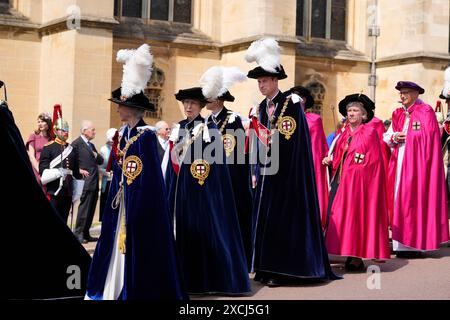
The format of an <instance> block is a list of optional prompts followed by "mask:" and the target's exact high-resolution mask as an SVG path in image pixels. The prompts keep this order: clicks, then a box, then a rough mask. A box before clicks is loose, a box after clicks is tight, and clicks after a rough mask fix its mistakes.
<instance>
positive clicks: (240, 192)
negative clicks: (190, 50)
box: [208, 107, 253, 272]
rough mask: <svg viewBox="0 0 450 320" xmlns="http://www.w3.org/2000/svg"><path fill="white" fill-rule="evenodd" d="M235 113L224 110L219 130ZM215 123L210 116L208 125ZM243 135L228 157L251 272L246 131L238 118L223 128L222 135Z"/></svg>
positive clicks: (249, 179)
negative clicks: (230, 115) (241, 160)
mask: <svg viewBox="0 0 450 320" xmlns="http://www.w3.org/2000/svg"><path fill="white" fill-rule="evenodd" d="M231 113H233V112H232V111H230V110H228V109H227V108H225V107H224V108H223V109H222V111H220V113H219V114H218V115H217V117H216V121H217V124H216V125H217V128H219V129H220V128H222V126H223V124H224V122H225V121H226V119H227V117H228V115H229V114H231ZM211 122H213V120H212V116H209V118H208V123H211ZM233 133H235V134H236V135H239V134H242V136H243V139H239V138H238V137H236V136H235V139H236V146H235V147H234V149H233V151H232V152H231V153H230V155H226V156H227V157H226V159H227V164H228V170H229V172H230V177H231V184H232V187H233V192H234V200H235V203H236V209H237V214H238V220H239V227H240V230H241V236H242V242H243V244H244V250H245V257H246V259H247V267H248V271H249V272H250V270H251V261H252V253H253V249H252V210H253V199H252V197H253V194H252V189H251V177H250V167H249V159H248V155H246V154H245V150H244V149H245V130H244V126H243V124H242V120H241V118H240V117H239V116H236V118H235V120H234V121H233V122H232V123H230V122H227V123H226V125H225V127H224V128H223V132H222V134H233ZM242 156H243V158H244V159H243V160H244V162H243V163H238V161H239V160H240V159H239V158H240V157H242Z"/></svg>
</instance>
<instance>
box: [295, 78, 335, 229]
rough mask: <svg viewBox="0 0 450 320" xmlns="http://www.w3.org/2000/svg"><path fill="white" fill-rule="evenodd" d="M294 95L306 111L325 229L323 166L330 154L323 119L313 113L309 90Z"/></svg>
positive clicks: (325, 179) (326, 191)
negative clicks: (298, 97)
mask: <svg viewBox="0 0 450 320" xmlns="http://www.w3.org/2000/svg"><path fill="white" fill-rule="evenodd" d="M290 91H291V92H292V93H295V94H298V95H299V96H300V97H301V98H302V100H303V103H302V106H303V108H304V110H305V116H306V121H307V122H308V128H309V135H310V137H311V150H312V156H313V163H314V173H315V176H316V188H317V196H318V198H319V206H320V215H321V220H322V227H323V228H324V227H325V222H326V217H327V207H328V193H329V191H328V176H327V168H326V167H324V166H323V165H322V159H323V158H324V157H326V156H327V154H328V144H327V138H326V136H325V132H324V130H323V123H322V119H321V118H320V116H319V115H318V114H315V113H312V112H310V111H311V108H312V107H313V106H314V99H313V97H312V96H311V93H310V92H309V90H308V89H306V88H305V87H302V86H297V87H293V88H292V89H291V90H290Z"/></svg>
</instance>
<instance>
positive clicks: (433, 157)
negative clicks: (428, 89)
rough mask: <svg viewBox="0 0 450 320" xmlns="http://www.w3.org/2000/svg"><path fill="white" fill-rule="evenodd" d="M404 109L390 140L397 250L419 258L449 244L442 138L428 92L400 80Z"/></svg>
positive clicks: (387, 138)
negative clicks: (423, 96) (425, 97)
mask: <svg viewBox="0 0 450 320" xmlns="http://www.w3.org/2000/svg"><path fill="white" fill-rule="evenodd" d="M395 88H396V89H397V90H399V91H400V98H401V100H402V104H403V106H402V107H401V108H398V109H397V110H395V111H394V113H393V115H392V125H391V127H390V128H389V130H388V131H387V132H386V133H385V135H384V140H385V142H386V143H388V144H390V146H391V147H392V148H394V150H393V153H392V156H391V160H390V163H389V181H388V187H389V189H388V196H389V201H391V203H392V205H393V208H394V216H393V223H392V240H393V249H394V251H396V254H397V256H398V257H406V258H409V257H418V256H421V251H427V250H438V249H439V247H440V245H441V244H442V243H444V242H446V241H448V240H449V226H448V218H447V195H446V189H445V176H444V164H443V161H442V150H441V135H440V132H439V126H438V123H437V120H436V115H435V113H434V110H433V108H431V106H429V105H428V104H426V103H424V102H423V101H422V100H420V99H419V95H420V94H423V93H424V92H425V90H424V89H423V88H421V87H420V86H418V85H417V84H415V83H413V82H410V81H400V82H398V84H397V86H396V87H395Z"/></svg>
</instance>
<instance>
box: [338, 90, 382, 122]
mask: <svg viewBox="0 0 450 320" xmlns="http://www.w3.org/2000/svg"><path fill="white" fill-rule="evenodd" d="M350 102H361V103H362V105H363V107H364V109H365V110H366V112H367V120H365V121H364V123H367V122H370V121H371V120H372V119H373V117H374V116H375V103H374V102H373V101H372V100H371V99H370V98H369V97H368V96H366V95H365V94H359V93H355V94H351V95H348V96H346V97H345V98H344V99H342V100H341V102H339V112H340V113H341V114H342V115H343V116H344V117H346V118H347V106H348V104H349V103H350Z"/></svg>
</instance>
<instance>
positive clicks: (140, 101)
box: [108, 88, 156, 111]
mask: <svg viewBox="0 0 450 320" xmlns="http://www.w3.org/2000/svg"><path fill="white" fill-rule="evenodd" d="M108 100H109V101H111V102H114V103H116V104H119V105H121V106H125V107H128V108H135V109H141V110H146V111H155V110H156V108H155V105H154V104H153V103H151V102H150V101H149V100H148V98H147V97H146V96H145V95H144V93H142V92H140V93H138V94H135V95H134V96H132V97H130V98H128V99H125V100H122V99H121V88H118V89H116V90H114V91H113V92H112V97H111V98H110V99H108Z"/></svg>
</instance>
